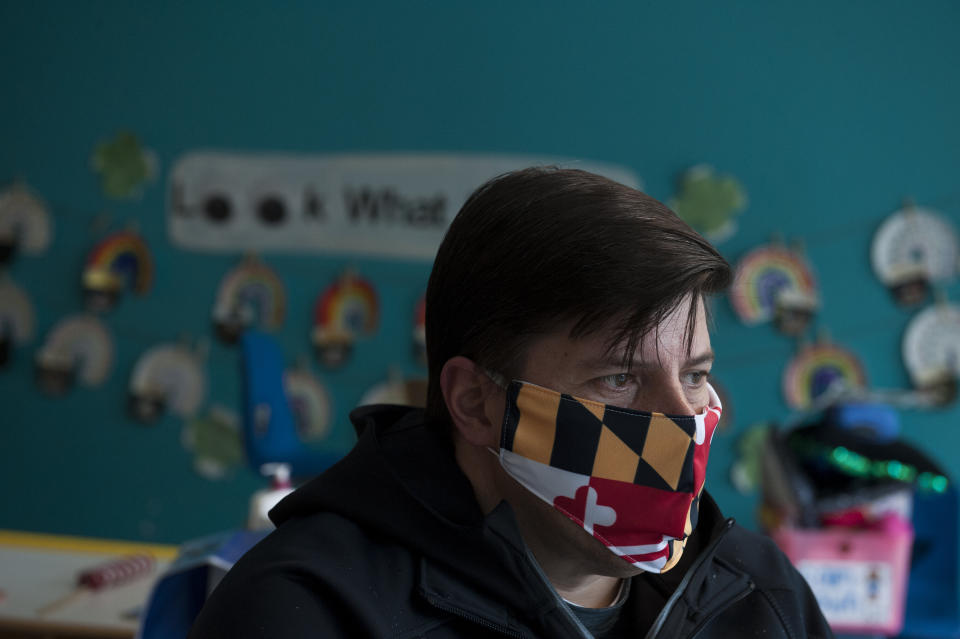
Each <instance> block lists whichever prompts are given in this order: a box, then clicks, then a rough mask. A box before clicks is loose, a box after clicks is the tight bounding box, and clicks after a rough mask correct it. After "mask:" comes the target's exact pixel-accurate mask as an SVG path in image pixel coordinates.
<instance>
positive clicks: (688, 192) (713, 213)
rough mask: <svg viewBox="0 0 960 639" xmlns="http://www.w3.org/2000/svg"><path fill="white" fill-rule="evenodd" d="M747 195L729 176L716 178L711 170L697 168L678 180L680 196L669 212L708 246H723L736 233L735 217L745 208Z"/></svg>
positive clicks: (704, 167) (735, 180) (672, 201)
mask: <svg viewBox="0 0 960 639" xmlns="http://www.w3.org/2000/svg"><path fill="white" fill-rule="evenodd" d="M746 206H747V194H746V192H745V191H744V190H743V186H741V184H740V182H739V181H737V179H736V178H734V177H733V176H729V175H723V176H718V175H716V173H715V172H714V170H713V167H711V166H707V165H705V164H700V165H697V166H694V167H693V168H691V169H689V170H688V171H687V172H686V173H684V174H683V177H682V178H681V180H680V192H679V194H678V195H677V197H675V198H673V199H672V200H670V208H672V209H673V211H674V212H675V213H676V214H677V215H679V216H680V217H681V218H682V219H683V220H684V221H685V222H687V224H689V225H690V226H692V227H693V228H695V229H696V230H697V231H699V232H700V233H702V234H703V235H704V236H705V237H706V238H707V239H708V240H710V241H711V242H722V241H723V240H726V239H727V238H729V237H731V236H732V235H733V234H734V233H736V230H737V226H736V220H735V218H736V216H737V215H739V214H740V212H741V211H742V210H743V209H744V208H746Z"/></svg>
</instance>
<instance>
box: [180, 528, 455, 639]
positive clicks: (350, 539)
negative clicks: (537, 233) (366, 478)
mask: <svg viewBox="0 0 960 639" xmlns="http://www.w3.org/2000/svg"><path fill="white" fill-rule="evenodd" d="M417 566H418V559H417V558H416V557H414V556H413V554H412V553H411V552H410V551H409V550H408V549H406V548H404V547H403V546H401V545H399V544H397V543H394V542H392V541H391V540H389V539H386V538H384V537H382V536H380V535H378V534H376V533H371V532H370V531H367V530H365V529H364V528H363V527H361V526H358V525H357V524H355V523H354V522H352V521H350V520H349V519H346V518H344V517H341V516H339V515H336V514H333V513H317V514H313V515H309V516H306V517H299V518H292V519H290V520H288V521H286V522H284V523H283V524H282V525H281V526H280V527H279V528H277V529H276V530H274V531H273V532H272V533H270V534H269V535H268V536H267V537H266V538H264V539H263V540H262V541H261V542H260V543H258V544H257V545H256V546H254V547H253V548H252V549H251V550H250V551H249V552H247V553H246V554H245V555H244V556H243V557H241V558H240V560H239V561H238V562H237V563H236V564H235V565H234V566H233V567H232V568H231V569H230V571H229V572H228V573H227V574H226V575H225V576H224V578H223V580H222V581H221V582H220V584H219V585H218V586H217V587H216V589H215V590H214V591H213V593H211V595H210V597H209V599H208V600H207V602H206V604H205V605H204V607H203V610H202V611H201V613H200V615H199V617H198V618H197V621H196V622H195V624H194V626H193V629H192V631H191V634H190V637H191V638H201V637H202V638H204V639H206V638H218V637H224V638H226V637H261V636H262V637H276V638H280V639H287V638H289V639H294V638H299V637H317V636H324V637H348V636H365V637H397V636H403V634H404V630H405V629H406V628H416V627H419V626H423V625H424V624H429V623H430V622H431V621H433V622H434V623H437V622H438V620H436V619H435V617H436V615H435V614H434V615H433V618H431V616H430V615H429V614H428V613H429V611H427V610H425V609H424V608H425V606H426V604H424V603H421V602H418V601H416V600H414V599H413V598H412V596H411V593H412V592H413V590H414V585H415V580H416V576H417V572H416V571H417Z"/></svg>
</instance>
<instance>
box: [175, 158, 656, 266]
mask: <svg viewBox="0 0 960 639" xmlns="http://www.w3.org/2000/svg"><path fill="white" fill-rule="evenodd" d="M534 165H559V166H564V167H569V168H578V169H583V170H585V171H590V172H593V173H599V174H601V175H605V176H606V177H609V178H611V179H613V180H616V181H618V182H621V183H623V184H626V185H628V186H632V187H635V188H640V180H639V179H638V178H637V176H636V175H635V174H634V173H633V172H632V171H630V170H629V169H627V168H624V167H621V166H616V165H610V164H602V163H596V162H586V161H580V160H570V159H558V158H543V157H534V156H523V155H471V154H465V155H445V154H344V155H293V154H281V153H222V152H214V151H198V152H192V153H188V154H187V155H184V156H182V157H181V158H179V159H178V160H177V161H176V163H175V164H174V166H173V169H172V170H171V174H170V184H169V192H168V196H169V199H168V206H167V228H168V231H169V234H170V238H171V240H172V241H173V243H174V244H176V245H177V246H179V247H180V248H184V249H189V250H196V251H208V252H242V251H257V252H269V251H279V252H313V253H338V254H343V253H355V254H362V255H373V256H386V257H406V258H416V259H426V260H431V259H433V257H434V254H435V253H436V250H437V247H439V245H440V242H441V240H442V239H443V235H444V233H445V232H446V229H447V226H448V225H449V224H450V221H451V220H452V219H453V217H454V216H455V215H456V214H457V211H459V210H460V207H461V205H462V204H463V203H464V202H465V201H466V199H467V197H468V196H469V195H470V193H472V192H473V190H474V189H476V188H477V187H478V186H480V185H481V184H483V183H484V182H485V181H487V180H488V179H490V178H492V177H494V176H496V175H499V174H501V173H505V172H507V171H512V170H515V169H520V168H524V167H528V166H534Z"/></svg>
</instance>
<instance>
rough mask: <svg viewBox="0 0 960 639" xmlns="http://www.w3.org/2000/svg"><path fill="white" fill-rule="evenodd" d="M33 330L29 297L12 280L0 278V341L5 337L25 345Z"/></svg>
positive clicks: (31, 305)
mask: <svg viewBox="0 0 960 639" xmlns="http://www.w3.org/2000/svg"><path fill="white" fill-rule="evenodd" d="M35 328H36V317H35V314H34V310H33V303H31V301H30V297H29V296H28V295H27V293H26V292H25V291H24V290H23V289H22V288H20V287H19V286H17V285H16V284H15V283H14V282H13V280H12V279H10V278H8V277H5V276H0V339H2V338H4V337H6V338H10V339H12V340H13V341H14V342H16V343H18V344H25V343H26V342H29V341H30V340H32V339H33V334H34V330H35Z"/></svg>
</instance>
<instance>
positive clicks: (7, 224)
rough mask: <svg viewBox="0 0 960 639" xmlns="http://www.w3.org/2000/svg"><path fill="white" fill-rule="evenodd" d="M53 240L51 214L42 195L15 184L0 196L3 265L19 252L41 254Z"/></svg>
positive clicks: (0, 237)
mask: <svg viewBox="0 0 960 639" xmlns="http://www.w3.org/2000/svg"><path fill="white" fill-rule="evenodd" d="M52 239H53V220H52V219H51V216H50V210H49V209H48V207H47V205H46V203H45V202H44V201H43V200H42V199H41V198H40V196H39V195H37V194H36V193H34V192H33V191H32V190H31V189H30V187H28V186H27V185H26V184H25V183H23V182H14V183H13V184H12V185H11V186H9V187H7V188H6V189H4V190H3V191H2V192H0V265H4V264H7V263H9V262H10V261H11V260H13V259H14V256H15V255H16V254H17V253H18V252H23V253H24V254H27V255H39V254H42V253H43V252H44V251H46V250H47V248H48V247H49V246H50V242H51V241H52Z"/></svg>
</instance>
